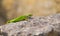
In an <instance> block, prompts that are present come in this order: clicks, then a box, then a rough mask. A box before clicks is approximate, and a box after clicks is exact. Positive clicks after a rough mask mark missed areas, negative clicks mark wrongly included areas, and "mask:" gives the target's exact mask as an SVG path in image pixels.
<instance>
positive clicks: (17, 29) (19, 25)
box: [0, 14, 60, 36]
mask: <svg viewBox="0 0 60 36" xmlns="http://www.w3.org/2000/svg"><path fill="white" fill-rule="evenodd" d="M0 31H1V32H0V33H1V34H0V35H3V36H5V35H6V36H59V34H60V14H53V15H50V16H39V17H33V16H32V17H31V18H30V19H28V20H27V21H20V22H16V23H9V24H6V25H2V26H0Z"/></svg>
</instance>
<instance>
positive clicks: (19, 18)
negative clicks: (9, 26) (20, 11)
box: [7, 14, 32, 23]
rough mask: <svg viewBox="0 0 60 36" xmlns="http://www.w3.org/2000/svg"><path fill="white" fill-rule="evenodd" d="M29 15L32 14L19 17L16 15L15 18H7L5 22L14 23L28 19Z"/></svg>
mask: <svg viewBox="0 0 60 36" xmlns="http://www.w3.org/2000/svg"><path fill="white" fill-rule="evenodd" d="M31 16H32V14H29V15H24V16H20V17H17V18H15V19H12V20H9V21H8V22H7V23H15V22H19V21H23V20H27V19H29V18H30V17H31Z"/></svg>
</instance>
